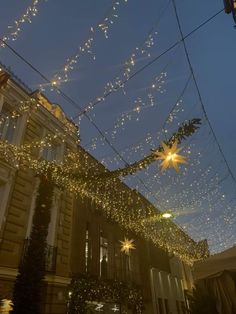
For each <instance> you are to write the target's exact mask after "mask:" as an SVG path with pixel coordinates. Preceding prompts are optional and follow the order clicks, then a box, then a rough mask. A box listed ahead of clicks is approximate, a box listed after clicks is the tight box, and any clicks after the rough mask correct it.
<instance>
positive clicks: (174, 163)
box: [154, 141, 187, 172]
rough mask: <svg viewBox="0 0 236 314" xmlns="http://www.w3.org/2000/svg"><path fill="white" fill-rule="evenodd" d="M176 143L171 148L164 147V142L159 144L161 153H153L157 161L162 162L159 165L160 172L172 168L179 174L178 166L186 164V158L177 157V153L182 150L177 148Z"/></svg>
mask: <svg viewBox="0 0 236 314" xmlns="http://www.w3.org/2000/svg"><path fill="white" fill-rule="evenodd" d="M177 144H178V142H177V141H175V142H174V143H173V144H172V146H168V145H166V144H165V143H164V142H162V143H161V145H162V148H163V151H159V150H158V151H155V152H154V154H155V155H156V159H157V160H163V161H162V163H161V171H164V170H166V168H168V167H173V168H174V169H175V170H176V172H179V171H180V170H179V164H186V163H187V160H186V157H184V156H182V155H179V154H178V153H179V152H180V151H181V149H182V148H177Z"/></svg>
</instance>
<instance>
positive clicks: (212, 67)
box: [0, 0, 236, 250]
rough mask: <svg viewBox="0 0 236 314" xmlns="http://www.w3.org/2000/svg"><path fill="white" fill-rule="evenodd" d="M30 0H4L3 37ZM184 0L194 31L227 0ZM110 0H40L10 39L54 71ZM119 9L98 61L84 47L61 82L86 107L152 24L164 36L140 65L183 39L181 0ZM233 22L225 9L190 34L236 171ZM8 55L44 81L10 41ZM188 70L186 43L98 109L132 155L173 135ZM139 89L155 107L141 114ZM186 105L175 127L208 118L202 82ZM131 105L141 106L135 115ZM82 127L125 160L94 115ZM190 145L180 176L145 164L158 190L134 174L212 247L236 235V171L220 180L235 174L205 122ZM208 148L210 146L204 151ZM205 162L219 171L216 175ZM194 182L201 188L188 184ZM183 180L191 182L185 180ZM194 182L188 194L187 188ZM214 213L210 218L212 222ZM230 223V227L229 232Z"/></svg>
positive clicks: (187, 25)
mask: <svg viewBox="0 0 236 314" xmlns="http://www.w3.org/2000/svg"><path fill="white" fill-rule="evenodd" d="M30 3H31V1H17V0H2V1H1V10H0V30H1V31H0V33H1V35H0V36H1V37H2V36H3V35H5V34H6V33H7V32H8V29H7V27H8V26H9V25H12V24H13V23H14V20H15V19H17V18H18V17H19V16H20V15H21V14H22V12H24V10H25V8H26V7H27V6H28V5H29V4H30ZM176 3H177V8H178V12H179V16H180V21H181V24H182V27H183V32H184V34H187V33H189V32H191V31H192V30H193V29H194V28H195V27H197V26H198V25H199V24H201V23H202V22H204V21H205V20H206V19H208V18H209V17H210V16H212V15H213V14H215V13H216V12H218V11H219V10H220V9H222V8H223V1H222V0H214V1H204V0H201V1H193V0H176ZM110 5H111V0H86V1H85V0H83V1H75V0H70V1H66V2H65V1H63V0H48V1H46V2H45V1H39V6H38V14H37V16H36V17H34V18H33V19H32V23H31V24H28V23H25V24H23V26H22V32H21V33H20V34H19V37H18V38H17V40H16V41H9V44H10V45H11V46H12V47H13V48H15V49H16V50H17V51H18V52H19V53H20V54H22V55H23V56H24V57H25V58H26V59H27V60H28V61H30V62H31V63H32V64H33V65H34V66H35V67H37V68H38V69H39V70H40V71H41V72H42V73H44V74H45V75H46V76H47V77H48V78H49V79H50V80H52V79H53V77H54V75H55V74H56V73H58V72H59V71H60V70H61V69H62V68H63V65H64V63H65V60H66V59H67V58H68V57H70V56H71V55H73V54H74V53H75V52H76V51H77V49H78V47H79V46H80V45H81V44H82V43H83V42H84V41H85V40H86V39H87V38H88V34H89V31H90V27H91V26H93V25H96V24H97V23H98V22H99V21H101V20H102V17H104V15H106V12H107V10H108V8H109V7H110ZM117 12H118V16H119V17H118V18H117V19H114V24H112V25H111V26H110V27H109V30H108V39H106V38H105V37H104V34H103V33H102V32H96V34H95V35H94V46H93V52H94V54H95V55H96V60H93V58H91V56H89V55H83V56H82V57H81V58H80V59H79V62H78V64H77V65H76V67H75V70H73V71H71V73H70V75H69V79H70V81H69V82H67V83H65V84H62V85H61V89H62V90H63V91H65V92H66V93H67V94H68V95H70V96H71V97H72V98H73V99H74V100H75V101H76V102H77V103H78V104H79V105H80V106H81V107H86V104H88V103H89V102H90V101H91V100H93V99H94V98H96V97H97V96H99V95H103V91H104V86H105V84H106V83H107V82H110V81H111V80H112V78H113V77H114V76H117V74H118V73H121V72H120V71H122V66H123V65H124V62H125V60H127V58H128V57H129V56H130V55H131V53H132V51H134V49H135V47H139V45H140V43H141V42H142V41H143V40H144V38H145V37H146V35H147V33H148V32H149V31H150V30H151V29H152V28H153V30H154V32H153V34H154V35H153V37H154V45H153V46H152V47H151V48H150V49H148V53H150V56H148V55H147V53H144V54H143V55H140V56H138V57H137V63H136V65H135V67H134V71H136V70H138V69H139V68H140V67H141V66H143V65H145V64H147V63H148V62H149V61H150V60H152V59H153V58H154V57H156V56H158V55H159V54H160V53H162V52H163V51H165V49H166V48H168V47H169V46H171V45H172V44H173V43H175V42H176V41H178V40H179V39H180V34H179V32H178V27H177V23H176V18H175V15H174V11H173V7H172V4H171V3H170V4H169V5H168V1H167V0H147V1H143V0H128V1H127V3H126V2H124V0H122V1H120V6H119V8H118V11H117ZM233 25H234V24H233V19H232V17H231V16H230V15H226V14H225V13H224V12H223V13H221V14H220V15H218V16H217V17H216V18H215V19H214V20H212V21H211V22H210V23H208V24H207V25H205V26H204V27H202V28H201V29H200V30H199V31H197V32H196V33H194V34H193V35H192V36H191V37H189V38H188V39H187V40H186V43H187V48H188V51H189V55H190V59H191V61H192V65H193V69H194V72H195V75H196V79H197V82H198V84H199V88H200V91H201V95H202V99H203V102H204V106H205V109H206V112H207V114H208V118H209V120H210V121H211V123H212V126H213V129H214V131H215V134H216V136H217V138H218V140H219V143H220V145H221V146H222V149H223V151H224V153H225V156H226V159H227V161H228V162H229V165H230V167H231V169H232V172H233V173H234V175H235V176H236V165H235V162H234V160H235V157H236V146H235V143H234V134H235V133H236V124H235V123H234V121H235V116H236V106H235V76H234V75H235V55H236V41H235V36H236V30H235V29H234V28H233ZM0 61H1V62H3V63H4V64H5V65H6V66H10V67H11V69H12V71H13V72H15V74H16V75H18V76H19V77H20V78H21V79H22V80H23V81H24V82H25V83H26V84H27V85H28V86H29V87H30V88H31V89H33V90H34V89H37V88H39V85H40V84H42V83H44V82H43V81H42V79H41V78H40V77H39V76H37V75H36V74H35V73H34V72H33V71H32V70H31V69H29V67H27V66H26V65H24V64H23V63H22V61H20V60H19V59H17V58H16V56H14V55H13V54H12V53H11V52H10V51H9V50H8V49H7V48H5V49H1V50H0ZM161 72H165V73H166V76H165V78H164V81H165V82H164V83H163V86H162V87H161V92H160V91H159V92H158V91H157V92H156V94H155V99H154V102H155V106H154V107H153V108H152V106H148V102H150V98H149V97H148V94H149V90H148V87H149V86H151V85H150V84H152V82H153V81H154V80H155V78H156V77H160V75H161ZM188 75H189V69H188V64H187V62H186V57H185V54H184V50H183V47H182V45H181V44H180V45H179V46H178V47H177V49H174V50H173V51H171V52H170V53H168V54H166V55H165V56H163V57H162V58H160V59H159V60H158V61H157V62H155V63H153V64H152V66H150V67H148V68H147V69H146V70H145V71H142V72H141V73H140V74H138V75H137V76H135V77H134V79H132V80H130V82H129V83H128V84H127V86H126V87H125V92H126V94H124V93H123V92H122V91H120V92H116V93H112V94H111V95H110V96H109V97H107V99H106V101H104V102H102V103H100V104H99V105H98V106H97V107H96V108H95V109H94V110H93V111H91V112H90V113H89V114H90V116H91V117H92V119H93V120H94V121H95V123H96V124H97V125H98V126H99V127H100V128H101V129H102V130H103V131H105V130H107V129H109V130H110V131H108V132H107V136H108V138H109V139H110V140H111V141H112V142H113V144H114V146H115V147H116V148H117V149H118V150H119V151H120V152H121V153H122V154H123V156H124V157H125V158H126V160H127V162H132V161H134V160H137V159H140V158H141V157H142V156H144V155H145V154H147V153H148V152H149V151H150V149H151V148H153V147H154V146H155V145H158V143H159V141H160V140H161V139H163V134H162V132H161V125H162V124H163V122H164V121H165V119H166V118H167V115H168V112H169V110H170V108H171V107H172V106H173V104H174V103H175V100H176V99H177V97H178V95H179V94H180V92H181V90H182V89H183V86H184V84H185V82H186V80H187V78H188ZM45 93H46V94H47V96H48V97H49V98H50V99H52V101H55V102H57V103H59V104H60V105H61V106H62V107H63V109H64V111H65V112H66V113H67V114H68V115H69V116H71V117H74V116H75V115H76V114H77V113H78V109H77V108H74V107H73V106H71V105H70V104H68V103H67V102H66V101H65V100H64V99H63V98H61V97H59V96H58V95H57V94H56V93H55V92H51V91H50V89H49V88H47V87H46V91H45ZM138 97H139V98H141V99H142V101H143V103H144V104H145V108H144V109H143V110H142V111H141V113H140V114H135V113H134V112H133V111H132V110H133V108H134V106H135V100H137V99H138ZM180 107H181V105H180ZM182 107H183V110H184V111H183V112H182V113H181V112H179V113H178V114H177V115H179V119H180V120H178V119H177V120H176V123H173V125H172V126H170V131H173V130H174V129H175V128H176V126H177V122H182V120H181V119H191V118H193V117H202V110H201V106H200V104H199V100H198V96H197V93H196V89H195V87H194V84H193V82H192V81H191V83H190V86H189V88H188V90H187V92H186V94H185V95H184V97H183V99H182ZM129 112H133V113H132V115H131V116H129ZM122 114H123V116H124V115H125V117H126V118H127V121H126V122H125V126H124V129H122V128H120V129H119V131H118V132H117V133H116V134H115V135H114V134H113V133H112V128H113V127H114V124H116V123H117V121H120V120H119V119H120V118H121V117H122ZM129 117H131V118H130V119H131V121H129ZM77 122H78V121H77ZM118 123H119V122H118ZM80 128H81V144H82V145H83V146H85V147H86V148H87V149H88V150H89V151H90V152H91V153H92V154H93V155H94V156H95V157H96V158H98V159H99V160H101V161H102V162H104V164H106V165H107V166H108V167H110V168H111V169H114V168H117V167H119V166H122V165H123V164H122V162H121V161H120V160H119V159H117V157H116V156H115V155H114V153H113V152H112V150H111V149H110V148H109V147H108V146H107V145H104V143H103V142H101V141H97V139H96V137H97V136H98V134H97V131H96V130H95V129H94V127H93V126H91V124H90V123H89V122H88V121H87V120H86V118H84V117H83V119H82V121H81V123H80ZM158 132H159V133H158ZM112 134H113V135H112ZM148 134H152V137H153V139H152V140H153V141H152V144H150V143H149V144H147V142H146V141H145V138H147V136H148ZM94 138H95V139H94ZM92 139H93V140H92ZM91 140H92V143H95V142H96V144H97V146H96V149H94V148H93V147H91V145H90V143H91ZM134 143H142V144H139V145H138V146H139V147H138V148H137V149H136V150H135V148H134V149H131V148H132V147H133V146H134ZM152 145H153V146H152ZM189 147H191V154H192V155H191V154H190V153H189V154H190V155H191V156H190V157H189V158H190V162H189V167H188V168H187V169H186V171H185V170H184V171H183V176H176V174H174V173H173V172H172V171H171V170H170V171H168V172H167V174H163V175H162V174H160V173H159V171H158V166H157V165H153V166H152V167H150V169H148V171H147V172H146V173H140V176H141V177H142V179H143V180H144V181H145V182H146V183H147V185H148V186H149V188H150V191H151V192H152V193H154V194H155V196H156V197H155V198H153V196H152V195H151V194H150V193H147V191H145V189H144V187H142V186H140V184H139V181H138V180H137V178H136V177H132V178H128V179H127V180H126V182H127V183H128V184H130V185H131V186H132V187H135V188H137V189H139V190H140V191H141V192H142V193H144V194H145V195H146V196H147V197H148V198H149V199H150V200H151V201H153V202H154V204H155V205H156V206H157V207H159V208H161V209H163V210H166V209H169V207H170V208H176V209H175V210H173V211H174V213H175V214H176V216H177V221H178V222H179V223H181V225H182V226H183V227H184V228H186V230H187V231H188V232H190V234H191V235H192V236H193V237H194V238H196V239H198V240H199V239H202V238H204V237H207V238H208V239H209V242H210V246H211V248H212V250H219V249H223V248H225V247H228V246H230V245H233V244H234V243H235V237H236V230H235V227H233V224H232V223H231V224H230V227H228V223H229V221H231V222H232V221H234V219H235V215H234V214H233V212H234V211H235V209H234V208H235V199H234V197H235V190H236V186H235V183H234V182H233V181H232V180H231V179H230V177H227V179H226V180H225V181H223V183H219V182H221V180H220V179H222V178H224V176H225V175H226V174H227V169H226V168H225V165H224V163H223V161H222V156H221V155H220V153H219V152H218V149H217V146H216V144H215V142H214V139H213V137H212V134H210V130H209V128H208V126H207V124H206V123H205V121H204V124H203V127H202V130H201V131H200V133H199V135H197V136H196V137H194V138H193V139H192V141H191V142H189V143H188V146H187V145H186V147H185V152H187V150H188V149H190V148H189ZM198 153H199V154H201V156H200V155H199V156H200V157H199V158H197V156H198ZM209 167H210V170H209ZM200 168H201V170H200ZM204 169H208V170H209V171H210V172H209V173H208V172H207V174H206V172H204ZM216 173H217V180H216V179H214V180H213V181H210V182H209V180H210V177H211V175H213V174H216ZM204 176H205V177H204ZM199 177H201V178H203V177H204V178H203V179H201V180H204V182H203V181H201V187H199V185H197V181H198V180H199ZM214 178H215V177H214ZM192 182H193V188H192V189H191V190H189V189H187V187H188V188H189V186H190V185H191V183H192ZM194 182H195V183H194ZM194 184H195V185H194ZM181 186H182V189H180V188H179V187H181ZM208 186H210V188H211V189H210V190H209V191H208V190H205V189H206V187H208ZM185 188H186V191H188V193H187V192H186V193H185V192H184V189H185ZM200 189H201V190H200ZM213 190H214V193H213V192H212V191H213ZM169 194H171V195H174V196H173V197H171V195H169ZM167 200H168V202H167ZM189 200H190V203H191V206H190V205H189ZM225 208H227V210H226V209H225ZM206 221H207V223H206V224H205V225H204V224H203V222H206ZM208 221H209V223H208ZM225 229H228V230H229V231H228V233H226V234H225V232H224V230H225ZM219 230H220V231H219ZM224 234H225V235H224ZM216 235H217V236H216Z"/></svg>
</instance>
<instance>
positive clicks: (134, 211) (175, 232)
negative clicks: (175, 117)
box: [0, 119, 208, 263]
mask: <svg viewBox="0 0 236 314" xmlns="http://www.w3.org/2000/svg"><path fill="white" fill-rule="evenodd" d="M199 124H200V120H199V119H193V120H192V121H189V122H188V123H184V124H183V125H182V126H180V127H179V129H178V131H177V132H176V133H174V134H173V135H172V136H171V137H170V138H169V140H167V141H166V143H167V144H168V145H170V144H172V143H174V142H175V141H176V140H177V141H178V142H181V141H182V140H183V139H185V138H186V137H188V136H191V135H192V134H193V133H194V132H195V131H196V130H197V128H198V126H199ZM40 145H42V146H41V148H43V147H45V146H47V145H50V144H48V143H46V144H45V142H44V141H42V142H40V141H37V142H35V145H32V143H30V144H27V143H26V144H25V145H22V146H20V147H17V146H15V145H12V144H9V143H7V142H2V141H1V142H0V153H1V156H2V157H1V158H2V159H3V160H5V161H6V162H7V163H9V164H11V165H12V166H14V167H16V168H25V169H32V170H34V171H35V172H36V174H39V175H47V174H49V173H50V175H51V181H52V183H53V184H56V185H57V186H58V187H60V188H62V189H67V190H68V191H70V192H72V193H73V194H78V195H80V196H81V197H87V198H89V199H91V201H93V202H95V204H96V205H97V206H98V208H100V209H101V210H103V211H104V213H105V214H106V215H107V216H108V217H110V218H111V219H113V220H114V221H116V222H117V223H119V224H120V225H121V226H123V227H125V228H127V229H129V230H132V231H134V232H136V233H139V234H141V235H142V236H144V237H145V238H147V239H150V240H152V241H153V242H154V243H155V244H157V245H159V246H160V247H162V248H164V249H168V250H169V251H170V252H172V253H175V254H176V255H177V256H179V257H180V258H182V259H183V260H185V261H187V262H190V263H191V262H192V261H193V260H195V259H200V258H203V257H204V256H206V255H207V253H208V252H206V250H205V247H204V246H203V247H202V246H201V245H196V243H195V242H194V241H193V240H191V239H190V238H189V237H188V236H187V235H186V234H185V233H184V232H183V231H182V230H181V229H180V228H179V227H178V226H176V225H175V224H174V223H172V222H171V221H168V220H163V219H162V217H161V215H160V213H158V212H157V210H156V208H155V207H153V206H152V205H151V204H150V203H149V202H147V201H146V202H145V201H144V200H143V199H142V198H141V195H139V194H138V195H135V192H134V191H132V190H131V189H129V188H128V187H126V186H125V185H124V184H122V183H121V181H120V180H119V177H120V176H127V175H129V174H132V173H134V172H136V171H138V170H140V169H142V168H144V167H147V166H148V165H149V164H151V163H152V162H154V161H155V160H156V159H157V158H156V153H157V151H158V150H160V151H162V147H160V148H159V149H157V150H156V151H155V152H151V154H150V155H148V156H147V157H145V158H144V159H142V160H140V161H139V162H137V163H134V164H133V165H130V166H127V167H125V168H123V169H119V170H115V171H113V172H108V171H107V170H106V169H105V168H104V167H103V166H102V165H101V164H99V163H98V162H94V163H93V162H92V161H91V156H90V155H88V154H87V153H86V152H85V151H83V150H82V149H80V150H79V151H78V152H69V153H68V154H67V155H66V156H65V160H64V162H63V163H57V162H56V161H52V162H49V161H46V160H43V159H38V158H37V157H34V154H33V151H34V150H35V148H40ZM114 191H116V193H115V194H114Z"/></svg>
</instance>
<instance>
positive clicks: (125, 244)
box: [120, 238, 135, 254]
mask: <svg viewBox="0 0 236 314" xmlns="http://www.w3.org/2000/svg"><path fill="white" fill-rule="evenodd" d="M133 242H134V240H133V239H131V240H128V239H127V238H125V240H124V241H120V243H121V252H124V253H125V254H129V251H130V250H135V246H134V243H133Z"/></svg>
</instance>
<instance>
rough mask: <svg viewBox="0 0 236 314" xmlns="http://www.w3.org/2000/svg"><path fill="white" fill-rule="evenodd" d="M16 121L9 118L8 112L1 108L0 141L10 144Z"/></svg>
mask: <svg viewBox="0 0 236 314" xmlns="http://www.w3.org/2000/svg"><path fill="white" fill-rule="evenodd" d="M17 121H18V119H16V118H15V119H13V118H12V117H11V113H10V111H8V110H7V109H6V108H5V107H3V109H2V111H1V113H0V139H1V140H5V141H7V142H9V143H12V142H13V140H14V135H15V130H16V125H17Z"/></svg>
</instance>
